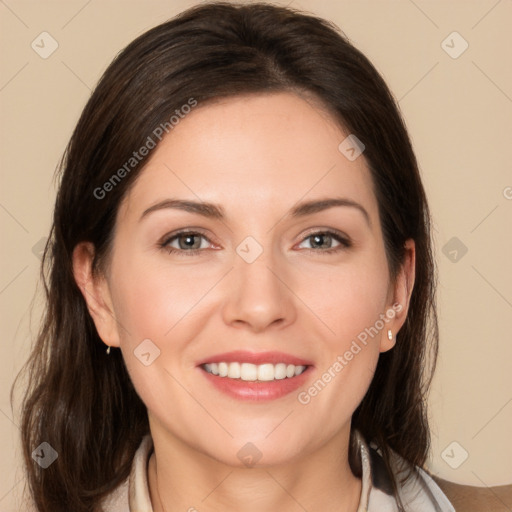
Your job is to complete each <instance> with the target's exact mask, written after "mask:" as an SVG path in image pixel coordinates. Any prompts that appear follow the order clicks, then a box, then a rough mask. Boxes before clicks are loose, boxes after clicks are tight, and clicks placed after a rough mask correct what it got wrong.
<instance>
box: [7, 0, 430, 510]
mask: <svg viewBox="0 0 512 512" xmlns="http://www.w3.org/2000/svg"><path fill="white" fill-rule="evenodd" d="M277 91H290V92H295V93H298V94H303V95H310V96H311V97H314V98H317V99H318V100H319V101H320V102H321V103H322V104H323V105H325V106H326V108H327V109H328V111H329V112H330V113H331V115H333V116H334V118H336V119H337V120H338V121H339V124H340V127H342V129H343V130H344V131H346V132H347V133H352V134H355V135H356V136H357V137H358V138H359V139H360V140H361V141H362V142H363V143H364V145H365V151H364V158H365V159H366V162H367V164H368V166H369V169H370V171H371V176H372V180H373V185H374V191H375V194H376V197H377V200H378V204H379V215H380V221H381V226H382V231H383V235H384V240H385V249H386V255H387V260H388V264H389V271H390V275H391V276H392V278H394V277H396V275H397V272H398V270H399V269H400V265H401V264H402V262H403V261H404V259H403V258H404V242H405V241H406V240H407V239H409V238H412V239H413V240H414V241H415V244H416V269H415V270H416V277H415V285H414V289H413V292H412V297H411V302H410V308H409V312H408V316H407V320H406V322H405V324H404V326H403V327H402V329H401V330H400V332H399V334H398V336H397V343H396V346H395V347H394V348H393V350H390V351H388V352H385V353H382V354H381V355H380V358H379V362H378V365H377V368H376V372H375V375H374V378H373V381H372V383H371V385H370V387H369V389H368V392H367V393H366V395H365V397H364V399H363V400H362V402H361V404H360V405H359V406H358V408H357V409H356V411H355V413H354V415H353V418H352V428H353V429H354V428H357V429H358V430H359V431H360V432H361V433H362V434H363V436H364V437H365V438H366V439H367V440H368V441H374V442H375V443H376V444H377V445H378V446H379V447H380V448H381V450H382V453H383V457H384V460H385V463H386V465H387V467H388V470H389V471H390V472H391V467H390V460H391V459H390V455H391V454H390V451H389V449H392V450H394V451H395V452H396V453H397V454H399V455H401V456H402V457H403V458H404V459H405V460H406V461H408V462H409V463H410V464H411V468H412V469H411V471H414V470H415V469H414V468H413V466H420V467H423V466H424V463H425V461H426V459H427V456H428V452H429V449H430V432H429V428H428V418H427V411H426V397H427V391H428V389H429V387H430V383H431V380H432V375H433V372H434V369H435V361H436V357H437V344H438V327H437V316H436V309H435V295H434V291H435V281H436V278H435V267H434V262H433V258H432V249H431V238H430V215H429V210H428V206H427V201H426V198H425V192H424V189H423V186H422V183H421V178H420V174H419V171H418V166H417V162H416V158H415V156H414V153H413V149H412V147H411V142H410V140H409V137H408V134H407V131H406V128H405V125H404V122H403V120H402V118H401V115H400V113H399V109H398V106H397V104H396V102H395V101H394V99H393V96H392V94H391V93H390V91H389V89H388V88H387V86H386V84H385V83H384V81H383V79H382V78H381V76H380V75H379V73H378V72H377V71H376V69H375V68H374V67H373V66H372V64H371V63H370V62H369V61H368V59H367V58H366V57H365V56H364V55H363V54H362V53H361V52H360V51H358V50H357V49H356V48H354V46H352V44H351V43H350V42H349V40H348V39H347V38H346V37H345V36H344V35H343V34H342V33H341V32H340V31H339V29H338V28H337V27H335V26H334V25H333V24H331V23H329V22H327V21H325V20H322V19H319V18H317V17H315V16H312V15H309V14H306V13H301V12H298V11H295V10H292V9H289V8H284V7H277V6H273V5H270V4H263V3H258V4H248V5H236V4H229V3H210V4H208V3H207V4H202V5H198V6H196V7H193V8H191V9H189V10H187V11H185V12H183V13H181V14H180V15H179V16H177V17H176V18H174V19H172V20H170V21H168V22H165V23H163V24H161V25H159V26H157V27H155V28H153V29H151V30H149V31H147V32H146V33H144V34H143V35H141V36H140V37H138V38H137V39H136V40H134V41H133V42H132V43H131V44H129V45H128V46H127V47H126V48H125V49H124V50H123V51H122V52H121V53H120V54H119V55H117V57H116V58H115V59H114V61H113V62H112V63H111V65H110V66H109V67H108V69H107V70H106V71H105V73H104V74H103V76H102V78H101V80H100V81H99V83H98V85H97V87H96V89H95V90H94V92H93V94H92V96H91V97H90V99H89V101H88V102H87V105H86V106H85V108H84V110H83V112H82V115H81V117H80V119H79V121H78V124H77V126H76V128H75V130H74V132H73V135H72V137H71V140H70V142H69V144H68V146H67V148H66V151H65V154H64V156H63V158H62V161H61V163H60V167H59V173H58V178H60V186H59V190H58V194H57V198H56V203H55V210H54V217H53V225H52V229H51V233H50V237H49V240H48V242H47V245H46V248H45V251H44V257H43V262H42V267H41V277H42V280H43V283H44V289H45V295H46V309H45V312H44V319H43V322H42V325H41V327H40V331H39V333H38V336H37V340H36V343H35V345H34V347H33V351H32V353H31V356H30V359H29V360H28V361H27V364H26V367H25V371H26V374H27V376H28V386H27V390H26V393H25V395H24V398H23V404H22V405H23V408H22V421H21V432H22V444H23V453H24V459H25V465H26V471H27V475H28V483H29V487H30V492H31V494H32V496H33V499H34V502H35V504H36V506H37V509H38V510H39V511H40V512H50V511H51V512H59V511H66V512H68V511H69V510H73V511H74V512H82V511H84V512H85V511H96V510H100V505H99V503H100V500H101V499H102V498H103V497H104V496H105V495H107V494H108V493H109V492H111V491H112V490H113V489H114V488H115V487H116V486H118V485H119V484H120V483H121V482H122V481H123V480H124V479H125V478H127V476H128V474H129V471H130V466H131V463H132V459H133V456H134V453H135V451H136V449H137V447H138V446H139V443H140V442H141V439H142V437H143V436H144V435H145V434H147V433H148V432H149V427H148V419H147V411H146V408H145V405H144V404H143V402H142V401H141V399H140V398H139V396H138V395H137V393H136V391H135V389H134V387H133V385H132V383H131V381H130V378H129V376H128V373H127V370H126V367H125V364H124V361H123V358H122V355H121V351H119V350H114V351H113V352H112V354H111V355H110V356H106V354H105V345H104V343H103V342H102V340H101V339H100V338H99V336H98V333H97V331H96V329H95V325H94V323H93V321H92V319H91V317H90V315H89V312H88V310H87V307H86V303H85V300H84V297H83V296H82V294H81V292H80V289H79V288H78V286H77V285H76V282H75V279H74V276H73V270H72V253H73V249H74V248H75V246H76V245H77V244H78V243H79V242H82V241H90V242H92V243H93V244H94V246H95V259H94V271H95V272H105V271H107V269H108V265H107V263H108V256H109V254H110V249H111V247H112V241H113V236H114V227H115V222H116V214H117V211H118V208H119V204H120V202H121V200H122V199H123V197H125V195H126V193H127V191H128V190H129V188H130V187H132V186H133V184H134V182H135V180H136V177H137V176H138V174H139V173H140V170H141V169H142V168H143V165H144V162H145V161H146V159H147V157H145V158H142V159H141V160H140V162H137V165H134V166H133V168H130V170H129V172H126V173H125V175H123V179H120V180H118V181H116V182H115V183H114V185H112V186H110V187H108V188H109V190H108V193H106V194H104V196H103V197H102V198H98V196H99V195H102V194H98V189H101V188H102V187H103V190H105V189H104V184H105V183H107V182H109V180H111V179H112V176H113V175H114V174H115V173H116V172H117V170H118V169H120V168H122V167H123V165H125V164H126V162H128V161H130V158H132V157H133V152H134V151H136V150H137V149H138V148H140V147H142V146H144V145H145V144H146V143H147V140H148V137H151V136H152V137H153V138H155V135H154V133H155V129H156V128H157V127H159V126H162V125H165V123H169V118H170V116H171V115H173V113H174V112H175V111H176V110H177V109H178V110H179V109H180V108H181V107H182V106H183V105H186V104H190V101H191V99H193V100H194V101H197V102H198V104H199V105H202V104H205V103H206V102H208V101H212V100H214V99H217V98H222V97H230V96H235V95H240V94H246V93H265V92H277ZM165 126H168V125H165ZM125 169H126V168H125ZM110 183H112V181H110ZM13 389H14V388H13ZM43 441H46V442H48V443H49V444H50V445H51V446H52V447H53V448H54V449H55V450H56V451H57V452H58V453H59V454H60V456H59V457H58V458H57V460H56V461H55V462H54V463H53V464H52V465H51V466H50V467H48V468H47V469H45V470H43V469H41V468H40V467H39V466H38V465H37V464H35V463H34V461H33V460H32V458H31V453H32V451H33V450H34V448H35V447H36V446H38V445H39V444H40V443H41V442H43ZM350 462H351V467H352V470H353V471H354V473H355V474H358V475H357V476H360V467H359V466H358V464H357V457H356V454H355V453H354V450H353V446H352V445H351V450H350ZM410 474H411V473H410V472H409V473H408V474H407V477H408V476H410ZM404 481H405V479H404ZM393 485H394V493H395V495H397V488H398V483H397V482H395V479H393ZM399 503H400V501H399Z"/></svg>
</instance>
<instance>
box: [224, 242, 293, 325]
mask: <svg viewBox="0 0 512 512" xmlns="http://www.w3.org/2000/svg"><path fill="white" fill-rule="evenodd" d="M269 252H270V251H268V252H267V251H263V253H262V254H261V255H260V256H259V257H258V258H257V259H256V260H255V261H253V262H252V263H248V262H246V261H244V260H243V259H242V258H240V257H238V256H237V257H236V259H235V263H234V269H233V271H232V272H230V277H229V280H228V285H227V288H226V302H225V305H224V309H223V318H224V321H225V322H226V323H227V324H229V325H231V326H233V327H237V328H246V329H250V330H251V331H253V332H261V331H264V330H266V329H268V328H270V327H275V328H279V329H282V328H284V327H285V326H286V325H289V324H291V323H293V321H294V320H295V316H296V308H295V305H294V297H295V296H294V294H293V291H292V289H291V287H290V286H289V284H287V279H286V277H287V276H286V272H284V271H283V269H282V268H281V269H280V268H279V267H278V266H277V265H276V262H275V260H273V259H272V258H270V257H269V256H268V253H269ZM288 280H289V279H288Z"/></svg>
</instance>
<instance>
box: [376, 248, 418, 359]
mask: <svg viewBox="0 0 512 512" xmlns="http://www.w3.org/2000/svg"><path fill="white" fill-rule="evenodd" d="M404 247H405V254H404V262H403V264H402V266H401V268H400V271H399V272H398V275H397V277H396V280H395V283H394V286H393V289H392V291H391V293H390V301H389V303H388V306H387V309H386V317H387V318H388V321H387V322H386V323H385V326H384V329H383V331H382V335H381V343H380V351H381V352H386V351H387V350H390V349H392V348H393V347H394V346H395V343H396V335H397V333H398V331H399V330H400V329H401V328H402V326H403V325H404V323H405V320H406V318H407V312H408V311H409V303H410V300H411V295H412V290H413V287H414V279H415V275H416V271H415V269H416V244H415V243H414V240H412V239H408V240H407V241H406V242H405V246H404ZM389 317H391V318H389ZM388 331H391V334H392V339H391V340H390V339H389V337H388Z"/></svg>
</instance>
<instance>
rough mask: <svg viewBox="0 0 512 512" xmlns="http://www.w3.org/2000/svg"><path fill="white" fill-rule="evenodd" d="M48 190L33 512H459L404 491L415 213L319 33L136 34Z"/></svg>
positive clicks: (32, 421) (369, 70)
mask: <svg viewBox="0 0 512 512" xmlns="http://www.w3.org/2000/svg"><path fill="white" fill-rule="evenodd" d="M61 171H62V173H61V176H60V179H61V182H60V188H59V191H58V195H57V200H56V205H55V213H54V223H53V227H52V236H51V238H50V241H49V242H48V245H47V248H46V251H45V255H44V262H45V263H44V264H43V265H46V266H47V267H48V271H49V280H48V281H49V282H48V284H47V311H46V316H45V321H44V323H43V325H42V327H41V331H40V334H39V337H38V341H37V344H36V346H35V348H34V351H33V354H32V356H31V359H30V361H29V365H28V366H27V369H28V371H29V372H30V376H31V385H30V388H29V390H28V392H27V395H26V398H25V403H24V410H23V421H22V436H23V446H24V456H25V462H26V466H27V473H28V478H29V483H30V489H31V493H32V496H33V498H34V503H35V506H36V510H38V511H41V512H46V511H50V510H51V511H52V512H55V511H59V510H63V511H64V510H66V511H69V510H73V511H86V510H87V511H89V510H94V511H96V510H106V511H114V510H119V511H127V510H131V511H135V510H137V511H140V510H143V511H151V510H152V511H154V512H162V511H166V512H173V511H177V510H189V511H194V510H198V511H201V512H203V511H209V510H243V511H247V512H249V511H262V510H264V511H271V510H284V511H292V510H311V511H312V510H320V509H322V510H324V511H338V510H344V511H353V512H355V511H358V512H362V511H365V510H369V511H371V512H375V511H383V510H407V511H415V512H423V511H435V510H442V511H452V510H454V509H453V507H452V505H451V504H450V502H449V500H448V499H447V497H446V496H445V495H444V494H443V492H442V491H441V490H440V488H439V487H438V486H437V485H436V483H435V482H434V481H433V480H432V478H431V477H430V476H429V474H428V473H427V472H426V471H425V470H424V469H422V467H423V466H424V464H425V461H426V459H427V456H428V450H429V445H430V434H429V428H428V421H427V411H426V397H427V391H428V389H429V386H430V382H431V379H432V373H433V371H434V367H435V359H436V354H437V340H438V330H437V318H436V310H435V297H434V289H435V275H434V265H433V260H432V254H431V245H430V244H431V242H430V217H429V210H428V205H427V201H426V198H425V192H424V189H423V186H422V183H421V179H420V175H419V172H418V167H417V163H416V159H415V156H414V154H413V151H412V148H411V143H410V141H409V138H408V135H407V132H406V129H405V126H404V123H403V121H402V119H401V117H400V114H399V112H398V109H397V106H396V104H395V102H394V100H393V98H392V95H391V93H390V92H389V90H388V88H387V86H386V85H385V83H384V82H383V80H382V78H381V77H380V76H379V74H378V73H377V71H376V70H375V68H374V67H373V66H372V65H371V64H370V62H369V61H368V60H367V59H366V58H365V57H364V56H363V55H362V54H361V53H360V52H359V51H358V50H357V49H355V48H354V47H353V46H352V45H351V44H350V43H349V42H348V41H347V39H346V38H345V37H344V36H343V35H342V34H341V33H340V32H339V31H337V29H336V28H335V27H334V26H333V25H331V24H329V23H327V22H326V21H324V20H321V19H318V18H315V17H313V16H310V15H306V14H301V13H298V12H296V11H293V10H291V9H287V8H282V7H276V6H272V5H266V4H252V5H231V4H228V3H216V4H202V5H200V6H197V7H195V8H192V9H189V10H188V11H185V12H184V13H182V14H181V15H180V16H178V17H177V18H175V19H173V20H171V21H169V22H167V23H164V24H162V25H160V26H158V27H156V28H154V29H152V30H149V31H148V32H146V33H145V34H143V35H142V36H140V37H139V38H137V39H136V40H135V41H134V42H132V43H131V44H130V45H129V46H128V47H127V48H126V49H125V50H123V51H122V52H121V53H120V54H119V55H118V56H117V57H116V59H115V60H114V62H113V63H112V64H111V65H110V66H109V68H108V69H107V70H106V72H105V74H104V76H103V77H102V79H101V80H100V82H99V84H98V86H97V87H96V90H95V91H94V93H93V94H92V96H91V98H90V100H89V101H88V103H87V105H86V107H85V109H84V111H83V113H82V116H81V118H80V120H79V122H78V125H77V127H76V129H75V131H74V133H73V136H72V138H71V141H70V143H69V146H68V148H67V150H66V154H65V158H64V159H63V162H62V165H61ZM106 347H108V348H106ZM105 348H106V350H105ZM43 443H47V444H43Z"/></svg>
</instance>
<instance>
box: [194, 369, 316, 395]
mask: <svg viewBox="0 0 512 512" xmlns="http://www.w3.org/2000/svg"><path fill="white" fill-rule="evenodd" d="M198 368H199V370H200V371H201V372H202V373H203V374H204V376H205V377H206V378H207V379H208V380H209V381H210V382H211V383H212V384H213V385H214V386H215V387H216V388H217V389H218V390H219V391H222V392H223V393H225V394H226V395H229V396H231V397H232V398H236V399H238V400H252V401H253V402H263V401H269V400H276V399H277V398H281V397H283V396H285V395H288V394H290V393H293V392H294V391H295V390H296V389H298V388H299V387H300V386H301V385H303V384H304V382H305V381H306V379H307V378H308V376H309V372H310V370H311V369H312V367H311V366H308V367H307V368H306V369H305V370H304V371H303V372H302V373H301V374H300V375H297V376H295V377H291V378H286V379H279V380H270V381H247V380H241V379H230V378H229V377H218V376H217V375H213V374H212V373H208V372H207V371H206V370H204V369H203V368H202V367H198Z"/></svg>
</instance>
